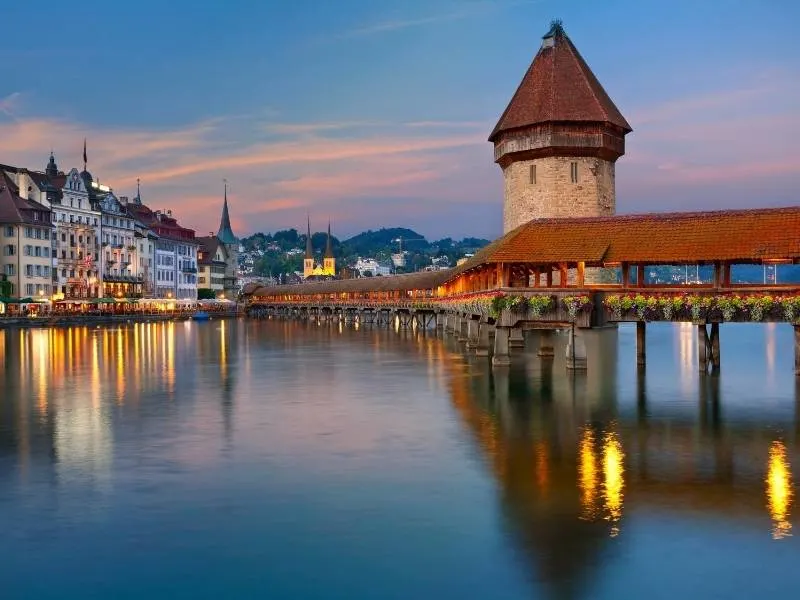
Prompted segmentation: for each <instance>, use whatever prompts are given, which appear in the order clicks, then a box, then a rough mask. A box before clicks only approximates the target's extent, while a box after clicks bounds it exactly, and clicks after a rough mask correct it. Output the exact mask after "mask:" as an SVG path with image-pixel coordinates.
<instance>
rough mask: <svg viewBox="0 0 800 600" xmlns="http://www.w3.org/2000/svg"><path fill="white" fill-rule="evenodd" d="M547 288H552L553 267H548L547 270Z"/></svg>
mask: <svg viewBox="0 0 800 600" xmlns="http://www.w3.org/2000/svg"><path fill="white" fill-rule="evenodd" d="M547 287H549V288H551V287H553V267H552V266H550V267H548V269H547Z"/></svg>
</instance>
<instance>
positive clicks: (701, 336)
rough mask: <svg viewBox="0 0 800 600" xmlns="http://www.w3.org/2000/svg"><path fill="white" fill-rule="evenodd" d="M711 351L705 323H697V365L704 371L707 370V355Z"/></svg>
mask: <svg viewBox="0 0 800 600" xmlns="http://www.w3.org/2000/svg"><path fill="white" fill-rule="evenodd" d="M710 353H711V343H710V340H709V339H708V330H707V329H706V324H705V323H700V324H698V325H697V366H698V367H700V371H702V372H703V373H705V372H706V371H707V370H708V358H709V357H708V355H709V354H710Z"/></svg>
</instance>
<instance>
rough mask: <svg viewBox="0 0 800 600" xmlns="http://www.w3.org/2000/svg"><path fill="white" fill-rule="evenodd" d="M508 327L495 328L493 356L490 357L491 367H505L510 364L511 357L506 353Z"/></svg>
mask: <svg viewBox="0 0 800 600" xmlns="http://www.w3.org/2000/svg"><path fill="white" fill-rule="evenodd" d="M508 330H509V328H508V327H500V326H499V325H498V326H496V327H495V330H494V356H492V366H494V367H507V366H508V365H510V364H511V356H510V355H509V351H508V334H509V332H508Z"/></svg>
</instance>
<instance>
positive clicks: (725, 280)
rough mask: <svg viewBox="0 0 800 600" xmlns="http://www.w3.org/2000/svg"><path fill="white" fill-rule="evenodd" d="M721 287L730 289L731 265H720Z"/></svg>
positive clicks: (725, 263)
mask: <svg viewBox="0 0 800 600" xmlns="http://www.w3.org/2000/svg"><path fill="white" fill-rule="evenodd" d="M722 287H726V288H728V287H731V263H729V262H727V261H726V262H724V263H722Z"/></svg>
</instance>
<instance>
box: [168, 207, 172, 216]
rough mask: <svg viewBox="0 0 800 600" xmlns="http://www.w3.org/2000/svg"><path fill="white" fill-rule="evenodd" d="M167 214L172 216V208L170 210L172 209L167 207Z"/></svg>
mask: <svg viewBox="0 0 800 600" xmlns="http://www.w3.org/2000/svg"><path fill="white" fill-rule="evenodd" d="M167 216H168V217H171V216H172V210H170V209H167Z"/></svg>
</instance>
